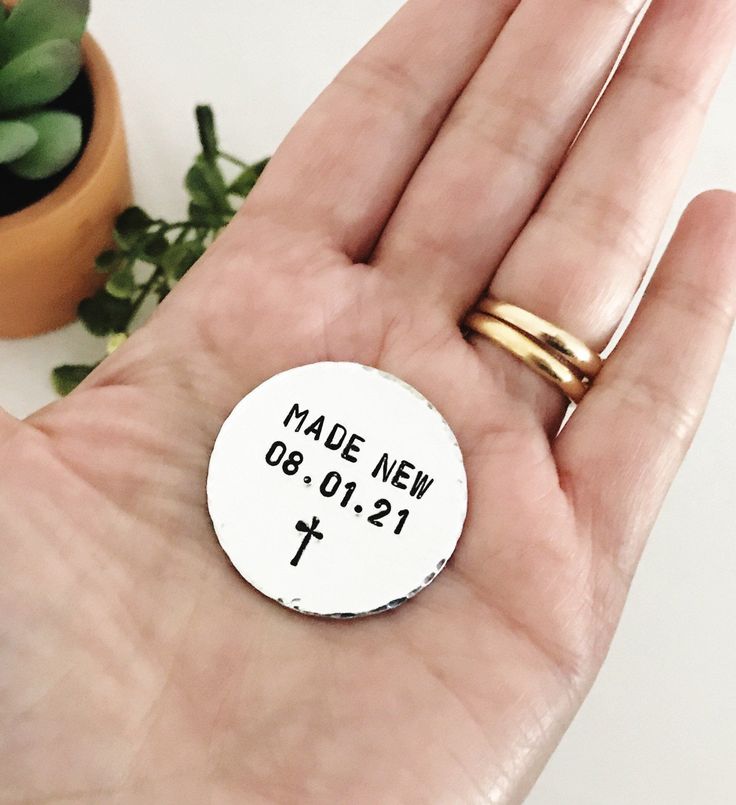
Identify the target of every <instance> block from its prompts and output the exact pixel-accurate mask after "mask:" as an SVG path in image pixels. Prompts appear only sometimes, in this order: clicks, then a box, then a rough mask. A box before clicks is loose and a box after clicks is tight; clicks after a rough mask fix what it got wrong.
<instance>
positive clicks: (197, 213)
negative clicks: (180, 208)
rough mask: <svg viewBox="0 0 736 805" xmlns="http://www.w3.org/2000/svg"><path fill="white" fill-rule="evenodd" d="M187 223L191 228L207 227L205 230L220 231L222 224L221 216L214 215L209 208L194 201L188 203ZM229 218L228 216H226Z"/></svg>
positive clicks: (218, 214)
mask: <svg viewBox="0 0 736 805" xmlns="http://www.w3.org/2000/svg"><path fill="white" fill-rule="evenodd" d="M188 213H189V223H190V224H191V225H192V226H200V227H207V229H221V228H222V226H223V225H224V224H223V214H222V213H215V212H212V210H210V208H209V207H203V206H202V205H201V204H197V203H196V202H194V201H191V202H190V203H189V208H188ZM227 217H228V218H229V217H230V216H229V215H228V216H227Z"/></svg>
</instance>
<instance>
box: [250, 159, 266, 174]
mask: <svg viewBox="0 0 736 805" xmlns="http://www.w3.org/2000/svg"><path fill="white" fill-rule="evenodd" d="M270 161H271V157H266V158H265V159H262V160H261V161H260V162H254V163H253V164H252V165H251V168H252V169H253V170H254V171H255V172H256V176H260V175H261V174H262V173H263V171H265V170H266V167H267V166H268V163H269V162H270Z"/></svg>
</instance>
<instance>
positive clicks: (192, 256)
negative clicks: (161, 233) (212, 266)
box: [161, 240, 204, 283]
mask: <svg viewBox="0 0 736 805" xmlns="http://www.w3.org/2000/svg"><path fill="white" fill-rule="evenodd" d="M203 254H204V245H203V244H202V243H201V242H199V241H194V240H189V241H185V242H184V243H174V244H173V245H172V246H170V247H169V250H168V251H167V252H166V254H165V255H164V256H163V258H162V259H161V268H163V270H164V274H165V275H166V279H167V280H168V281H169V282H170V283H175V282H178V281H179V280H180V279H181V278H182V277H183V276H184V274H186V272H187V271H188V270H189V269H190V268H191V267H192V266H193V265H194V264H195V263H196V262H197V260H199V258H200V257H201V256H202V255H203Z"/></svg>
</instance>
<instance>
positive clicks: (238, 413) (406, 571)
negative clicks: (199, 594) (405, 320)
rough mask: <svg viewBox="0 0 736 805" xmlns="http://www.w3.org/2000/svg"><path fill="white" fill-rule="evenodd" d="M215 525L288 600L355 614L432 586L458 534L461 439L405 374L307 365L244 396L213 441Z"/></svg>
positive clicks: (264, 583) (238, 558) (462, 510)
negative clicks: (402, 379)
mask: <svg viewBox="0 0 736 805" xmlns="http://www.w3.org/2000/svg"><path fill="white" fill-rule="evenodd" d="M207 498H208V505H209V510H210V516H211V517H212V523H213V525H214V528H215V532H216V533H217V537H218V539H219V541H220V544H221V545H222V547H223V549H224V550H225V552H226V553H227V555H228V556H229V557H230V561H231V562H232V563H233V565H234V566H235V567H236V569H237V570H238V572H239V573H240V574H241V575H242V576H243V577H244V578H245V579H247V581H249V582H250V583H251V584H252V585H253V586H254V587H255V588H256V589H258V590H260V591H261V592H262V593H265V595H267V596H269V597H270V598H273V599H274V600H276V601H278V602H279V603H280V604H283V605H284V606H287V607H291V608H292V609H295V610H299V611H300V612H305V613H308V614H311V615H323V616H329V617H344V618H348V617H355V616H358V615H367V614H372V613H375V612H381V611H383V610H386V609H390V608H393V607H396V606H398V605H399V604H401V603H402V602H403V601H405V600H406V599H407V598H410V597H411V596H413V595H414V594H415V593H417V592H419V590H421V589H422V588H423V587H425V586H426V585H427V584H429V583H430V582H431V581H432V580H433V579H434V578H435V577H436V576H437V574H438V573H439V571H440V570H441V569H442V568H443V567H444V565H445V563H446V562H447V560H448V559H449V557H450V555H451V554H452V552H453V550H454V548H455V545H456V544H457V541H458V539H459V537H460V533H461V531H462V527H463V523H464V521H465V514H466V510H467V481H466V477H465V468H464V466H463V458H462V454H461V452H460V448H459V447H458V444H457V440H456V439H455V436H454V434H453V433H452V431H451V430H450V428H449V426H448V425H447V423H446V422H445V420H444V419H443V418H442V416H441V415H440V413H439V412H438V411H437V410H436V409H435V408H434V406H433V405H432V404H431V403H430V402H428V401H427V400H426V399H425V398H424V397H423V396H422V395H421V394H420V393H419V392H418V391H416V389H414V388H412V387H411V386H409V385H407V384H406V383H404V382H403V381H401V380H399V379H398V378H396V377H394V376H393V375H389V374H387V373H385V372H381V371H379V370H377V369H373V368H371V367H368V366H363V365H361V364H358V363H315V364H311V365H308V366H300V367H298V368H296V369H290V370H289V371H286V372H282V373H281V374H278V375H275V376H274V377H272V378H270V380H267V381H266V382H264V383H262V384H261V385H260V386H258V387H257V388H255V389H254V390H253V391H251V392H250V394H248V395H247V396H246V397H244V398H243V399H242V400H241V401H240V402H239V403H238V405H237V406H236V407H235V409H234V410H233V412H232V413H231V414H230V416H229V417H228V418H227V420H226V421H225V423H224V425H223V426H222V430H221V431H220V433H219V435H218V437H217V441H216V442H215V446H214V450H213V452H212V457H211V459H210V467H209V476H208V478H207Z"/></svg>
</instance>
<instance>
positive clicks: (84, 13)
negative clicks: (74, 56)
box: [4, 0, 89, 58]
mask: <svg viewBox="0 0 736 805" xmlns="http://www.w3.org/2000/svg"><path fill="white" fill-rule="evenodd" d="M88 15H89V0H21V1H20V2H19V3H18V5H16V6H15V8H14V9H13V10H12V11H11V13H10V16H9V17H8V20H7V22H6V23H5V31H4V36H5V41H6V43H7V44H6V48H5V54H6V58H12V57H13V56H17V55H18V54H19V53H23V52H24V51H26V50H29V49H30V48H32V47H35V46H36V45H39V44H41V43H42V42H47V41H49V40H50V39H69V40H71V41H72V42H79V40H80V39H81V37H82V34H83V33H84V29H85V26H86V24H87V17H88Z"/></svg>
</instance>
